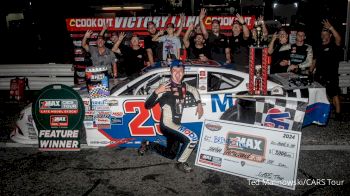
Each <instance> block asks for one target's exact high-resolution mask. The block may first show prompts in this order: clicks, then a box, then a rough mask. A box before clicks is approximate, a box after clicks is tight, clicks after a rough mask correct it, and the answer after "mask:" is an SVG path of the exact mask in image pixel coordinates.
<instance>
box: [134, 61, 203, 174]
mask: <svg viewBox="0 0 350 196" xmlns="http://www.w3.org/2000/svg"><path fill="white" fill-rule="evenodd" d="M170 72H171V80H170V81H169V82H167V83H165V84H161V85H159V87H158V88H157V89H156V90H155V91H154V92H153V93H152V94H151V95H150V96H149V97H148V98H147V100H146V102H145V107H146V108H147V109H150V108H152V107H153V106H155V105H156V104H157V103H159V104H160V107H161V110H162V115H161V119H160V128H161V131H162V133H163V135H164V136H165V137H166V138H167V146H163V145H160V144H158V143H155V142H149V141H143V142H142V144H141V147H140V148H139V154H140V155H143V154H144V153H145V152H146V151H147V150H153V151H156V152H157V153H159V154H160V155H162V156H164V157H166V158H169V159H174V158H175V157H176V156H177V161H178V163H177V168H178V169H180V170H181V171H184V172H186V173H188V172H191V171H192V168H191V167H190V166H189V165H188V163H187V162H186V161H187V159H188V157H189V156H190V154H191V152H192V151H193V149H194V148H195V147H196V145H197V142H198V136H197V135H196V133H194V132H193V131H191V130H189V129H187V128H186V127H184V126H182V125H181V122H180V121H181V116H182V112H183V108H184V105H185V100H186V99H185V98H186V94H187V95H188V93H191V94H192V95H193V97H194V98H195V101H196V104H197V109H196V114H198V119H200V118H201V117H202V115H203V107H202V104H201V99H200V96H199V93H198V91H197V89H196V88H194V87H192V86H190V85H189V84H187V83H185V82H183V81H182V80H183V77H184V65H183V64H182V62H181V61H179V60H173V61H172V63H171V64H170ZM180 143H181V144H182V147H181V149H180V151H179V147H180Z"/></svg>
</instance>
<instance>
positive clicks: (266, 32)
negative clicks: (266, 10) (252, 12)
mask: <svg viewBox="0 0 350 196" xmlns="http://www.w3.org/2000/svg"><path fill="white" fill-rule="evenodd" d="M258 24H259V25H261V26H262V32H263V38H264V39H265V40H267V36H268V35H269V32H268V30H267V28H266V25H265V22H264V16H259V18H258Z"/></svg>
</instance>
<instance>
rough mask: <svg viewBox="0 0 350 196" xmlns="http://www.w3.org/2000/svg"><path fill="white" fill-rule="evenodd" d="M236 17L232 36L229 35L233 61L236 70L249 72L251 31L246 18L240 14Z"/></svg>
mask: <svg viewBox="0 0 350 196" xmlns="http://www.w3.org/2000/svg"><path fill="white" fill-rule="evenodd" d="M236 18H237V20H235V21H234V22H233V23H232V36H230V37H229V47H230V53H231V54H232V62H233V63H234V69H235V70H238V71H243V72H248V65H249V61H248V60H249V48H248V45H249V35H250V33H249V29H248V27H247V24H246V22H245V21H244V18H243V17H242V16H241V15H239V14H236Z"/></svg>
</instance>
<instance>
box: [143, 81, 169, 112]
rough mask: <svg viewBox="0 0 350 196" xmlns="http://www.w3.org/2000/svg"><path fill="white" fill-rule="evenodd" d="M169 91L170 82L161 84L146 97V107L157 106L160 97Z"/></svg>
mask: <svg viewBox="0 0 350 196" xmlns="http://www.w3.org/2000/svg"><path fill="white" fill-rule="evenodd" d="M167 91H170V82H167V83H165V84H160V85H159V87H158V88H157V89H156V90H154V91H153V93H152V94H151V95H150V96H149V97H148V98H147V99H146V101H145V108H146V109H151V108H153V106H155V105H156V104H157V103H158V101H159V98H160V97H161V96H163V94H164V93H165V92H167Z"/></svg>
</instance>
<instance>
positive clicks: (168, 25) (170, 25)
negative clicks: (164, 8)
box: [166, 23, 175, 28]
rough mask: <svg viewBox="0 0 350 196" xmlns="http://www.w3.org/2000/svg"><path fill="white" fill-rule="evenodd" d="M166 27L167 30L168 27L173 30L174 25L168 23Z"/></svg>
mask: <svg viewBox="0 0 350 196" xmlns="http://www.w3.org/2000/svg"><path fill="white" fill-rule="evenodd" d="M166 27H167V28H168V27H171V28H175V25H174V24H173V23H168V24H167V25H166Z"/></svg>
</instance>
